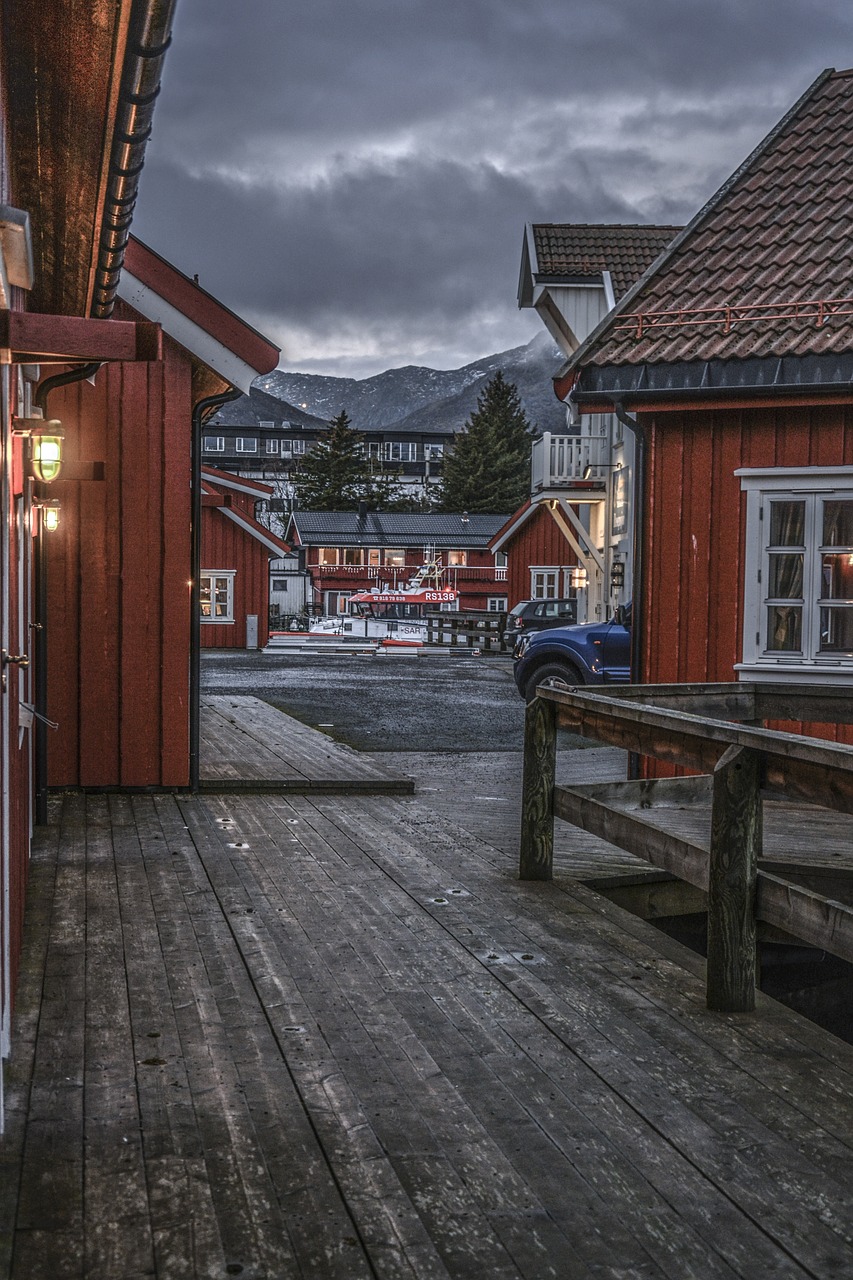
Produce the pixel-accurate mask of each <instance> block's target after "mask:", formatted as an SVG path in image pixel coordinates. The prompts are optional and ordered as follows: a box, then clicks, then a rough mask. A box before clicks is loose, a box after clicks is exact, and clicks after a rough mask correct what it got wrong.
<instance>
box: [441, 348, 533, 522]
mask: <svg viewBox="0 0 853 1280" xmlns="http://www.w3.org/2000/svg"><path fill="white" fill-rule="evenodd" d="M530 446H531V438H530V423H529V422H528V419H527V414H526V413H525V412H524V410H523V408H522V407H521V401H520V399H519V396H518V391H517V389H516V387H515V384H514V383H512V382H507V381H506V380H505V379H504V376H503V374H502V373H501V372H500V370H498V372H497V373H496V374H495V376H494V377H493V378H492V379H491V381H490V382H489V383H487V385H486V386H485V387H484V388H483V391H482V392H481V393H480V396H479V398H478V400H477V408H476V409H475V410H474V412H473V413H472V414H471V415H470V417H469V418H468V421H467V422H466V423H465V426H464V428H463V429H462V431H461V433H460V434H459V435H458V436H457V437H456V439H455V441H454V444H453V449H452V450H451V452H450V454H449V455H448V456H447V457H446V458H445V461H444V485H443V490H442V498H441V510H442V511H480V512H491V513H501V512H504V511H505V512H511V511H515V510H516V508H517V507H520V506H521V504H522V503H523V502H524V501H525V499H526V498H527V497H528V496H529V493H530Z"/></svg>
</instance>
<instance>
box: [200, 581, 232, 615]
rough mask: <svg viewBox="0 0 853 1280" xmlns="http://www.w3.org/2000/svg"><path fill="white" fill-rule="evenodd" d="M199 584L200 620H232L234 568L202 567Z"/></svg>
mask: <svg viewBox="0 0 853 1280" xmlns="http://www.w3.org/2000/svg"><path fill="white" fill-rule="evenodd" d="M199 586H200V599H201V620H202V622H233V621H234V570H233V569H202V571H201V573H200V575H199Z"/></svg>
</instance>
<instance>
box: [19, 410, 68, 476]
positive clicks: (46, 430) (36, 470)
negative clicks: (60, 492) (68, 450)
mask: <svg viewBox="0 0 853 1280" xmlns="http://www.w3.org/2000/svg"><path fill="white" fill-rule="evenodd" d="M12 434H13V435H16V436H23V437H24V438H28V439H29V441H30V465H31V467H32V472H33V475H34V476H35V478H36V480H41V481H43V482H44V483H45V484H50V482H51V480H55V479H56V477H57V476H58V475H59V472H60V470H61V469H62V442H63V440H64V439H65V432H64V430H63V429H62V423H61V422H60V421H59V420H58V419H57V418H51V419H49V420H48V421H44V420H43V419H42V418H15V420H14V423H13V425H12Z"/></svg>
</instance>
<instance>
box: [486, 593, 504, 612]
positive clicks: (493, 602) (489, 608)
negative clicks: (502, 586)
mask: <svg viewBox="0 0 853 1280" xmlns="http://www.w3.org/2000/svg"><path fill="white" fill-rule="evenodd" d="M507 602H508V597H507V596H489V597H488V599H487V600H486V612H487V613H506V606H507Z"/></svg>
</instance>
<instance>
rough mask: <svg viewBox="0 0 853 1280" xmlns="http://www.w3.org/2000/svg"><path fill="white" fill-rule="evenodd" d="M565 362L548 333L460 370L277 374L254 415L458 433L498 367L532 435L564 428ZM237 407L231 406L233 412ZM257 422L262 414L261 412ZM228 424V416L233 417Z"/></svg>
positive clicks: (263, 382) (266, 381) (257, 388)
mask: <svg viewBox="0 0 853 1280" xmlns="http://www.w3.org/2000/svg"><path fill="white" fill-rule="evenodd" d="M562 359H563V357H562V355H561V353H560V351H559V349H558V348H557V346H556V345H555V344H554V343H553V342H552V341H551V339H550V338H549V337H548V336H547V334H538V335H537V336H536V337H535V338H533V339H532V341H530V342H528V343H526V344H525V345H523V346H520V347H512V348H510V349H509V350H507V351H501V352H497V353H495V354H494V355H490V356H484V357H482V358H481V359H479V360H474V361H472V362H471V363H470V364H467V365H463V366H462V367H461V368H459V369H430V368H429V367H427V366H421V365H403V366H401V367H399V368H397V369H386V370H385V371H384V372H383V373H376V374H372V375H371V376H370V377H369V378H361V379H357V378H340V377H335V376H333V375H324V374H314V373H291V372H288V371H287V370H283V369H277V370H275V371H274V372H272V373H268V374H265V375H263V376H262V377H261V378H258V379H257V380H256V382H255V383H254V385H253V387H252V400H253V401H257V402H258V403H257V406H256V415H257V411H258V410H260V409H262V407H263V405H262V402H263V401H265V402H266V404H267V406H269V404H270V401H274V402H278V403H279V404H280V405H281V407H282V409H288V410H292V411H293V418H292V420H294V421H301V422H303V423H304V424H305V425H309V423H308V421H307V420H311V422H316V421H317V420H319V421H322V422H324V423H328V422H329V421H330V420H331V419H332V418H333V417H336V416H337V415H338V414H339V413H340V412H341V410H342V409H345V410H346V412H347V413H348V414H349V417H350V419H351V421H352V425H353V427H355V429H356V430H359V431H377V430H388V431H390V430H391V429H393V430H394V431H395V432H400V433H405V432H409V431H411V432H413V433H436V434H445V435H450V434H455V433H456V432H457V431H459V430H460V429H461V428H462V426H463V425H464V423H465V421H466V419H467V418H468V417H469V415H470V414H471V412H472V411H473V410H474V409H475V408H476V407H477V398H478V396H479V394H480V392H481V391H482V390H483V388H484V387H485V385H486V383H487V382H488V381H489V380H490V379H491V378H492V377H493V376H494V375H495V373H496V372H497V371H498V369H500V370H501V371H502V372H503V375H504V377H505V378H506V380H507V381H508V382H512V383H514V384H515V385H516V387H517V388H518V393H519V397H520V399H521V402H522V405H523V406H524V409H525V412H526V413H527V416H528V418H529V419H530V422H531V425H532V426H533V428H534V429H535V430H539V431H551V430H556V431H559V430H563V429H564V428H565V409H564V407H563V406H562V405H561V404H560V402H559V401H558V400H557V398H556V396H555V395H554V390H553V385H552V381H551V379H552V377H553V374H554V371H555V370H556V368H557V367H558V365H559V363H560V362H561V361H562ZM239 404H240V402H239V401H236V402H234V408H235V409H236V408H237V406H239ZM260 416H263V414H262V413H261V415H260ZM228 417H229V418H231V414H229V415H228Z"/></svg>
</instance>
